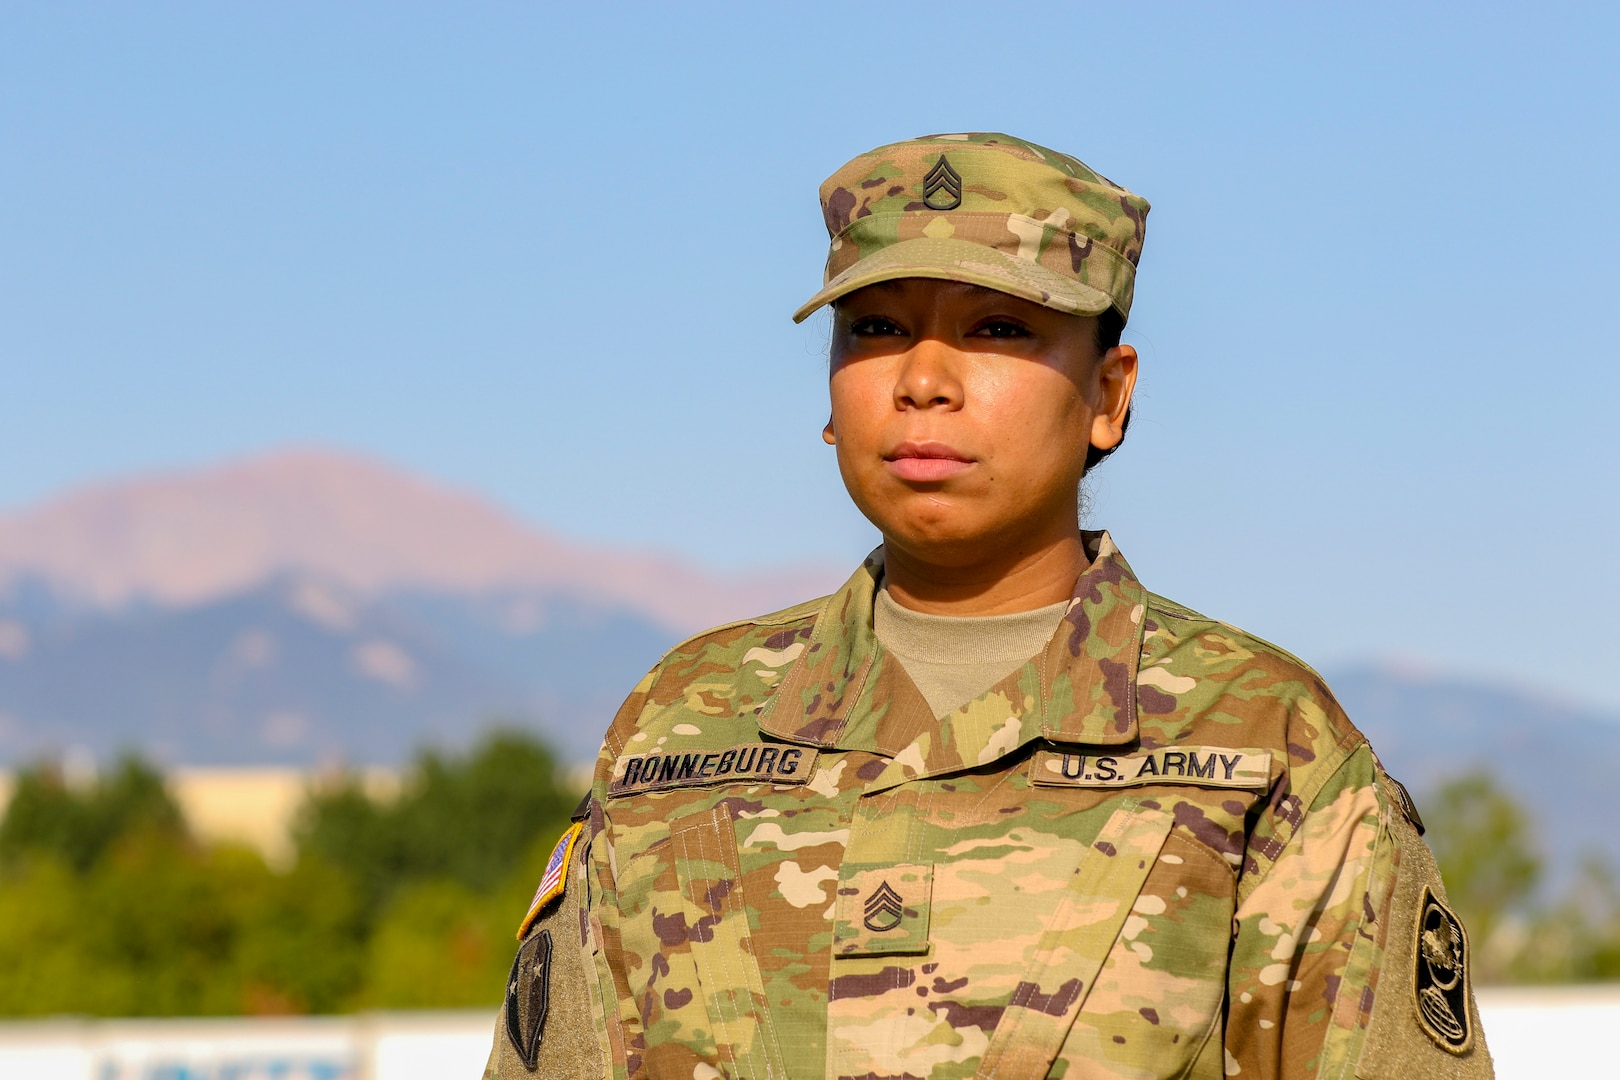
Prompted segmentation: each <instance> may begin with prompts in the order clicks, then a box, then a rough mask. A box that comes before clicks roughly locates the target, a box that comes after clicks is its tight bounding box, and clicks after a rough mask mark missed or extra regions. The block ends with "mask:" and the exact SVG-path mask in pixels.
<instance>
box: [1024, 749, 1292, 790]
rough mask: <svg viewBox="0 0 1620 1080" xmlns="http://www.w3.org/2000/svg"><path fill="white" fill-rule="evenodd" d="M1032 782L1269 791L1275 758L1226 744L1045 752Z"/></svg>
mask: <svg viewBox="0 0 1620 1080" xmlns="http://www.w3.org/2000/svg"><path fill="white" fill-rule="evenodd" d="M1029 778H1030V782H1031V783H1035V784H1044V785H1048V786H1051V787H1082V788H1123V787H1139V786H1141V785H1144V784H1193V785H1196V786H1198V787H1217V788H1239V789H1245V790H1250V791H1264V790H1265V789H1266V788H1267V787H1269V786H1270V785H1271V755H1270V754H1269V753H1266V752H1265V751H1260V750H1233V749H1230V748H1228V747H1224V746H1176V747H1169V748H1166V749H1163V750H1148V751H1145V752H1143V753H1138V754H1074V753H1067V752H1060V751H1053V750H1042V751H1041V752H1039V753H1038V754H1036V755H1035V760H1034V764H1033V766H1032V767H1031V770H1030V777H1029Z"/></svg>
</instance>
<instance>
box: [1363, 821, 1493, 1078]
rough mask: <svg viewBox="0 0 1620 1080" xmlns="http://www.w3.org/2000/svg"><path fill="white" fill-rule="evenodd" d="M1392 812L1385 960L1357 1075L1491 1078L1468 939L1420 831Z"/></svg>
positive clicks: (1382, 918) (1382, 915)
mask: <svg viewBox="0 0 1620 1080" xmlns="http://www.w3.org/2000/svg"><path fill="white" fill-rule="evenodd" d="M1391 810H1392V811H1393V812H1392V813H1390V814H1389V815H1388V829H1389V832H1388V833H1387V834H1386V835H1387V841H1388V842H1389V843H1391V844H1392V845H1393V858H1392V859H1391V864H1390V866H1389V869H1388V870H1387V871H1386V873H1387V874H1389V875H1390V877H1389V879H1386V881H1385V883H1384V886H1383V887H1384V888H1385V889H1387V890H1388V891H1387V892H1385V894H1384V895H1385V896H1386V897H1387V898H1388V899H1387V900H1385V901H1383V902H1381V903H1379V904H1378V907H1379V909H1380V910H1379V922H1380V923H1382V925H1381V926H1377V928H1376V932H1377V937H1378V939H1379V941H1380V942H1381V944H1382V962H1381V963H1379V965H1378V967H1377V975H1376V982H1375V983H1374V987H1373V997H1372V1015H1371V1017H1370V1022H1369V1024H1368V1029H1367V1037H1366V1042H1365V1044H1364V1045H1363V1047H1362V1050H1361V1053H1360V1055H1359V1058H1358V1060H1357V1061H1356V1068H1355V1074H1356V1076H1357V1077H1359V1078H1360V1080H1387V1078H1389V1077H1392V1076H1400V1077H1429V1076H1435V1077H1439V1076H1444V1077H1447V1078H1448V1080H1488V1078H1489V1077H1491V1076H1492V1075H1494V1072H1493V1069H1492V1066H1491V1056H1490V1051H1488V1050H1487V1049H1486V1047H1485V1034H1484V1032H1482V1031H1481V1030H1480V1028H1479V1011H1478V1009H1477V1007H1476V1006H1475V1004H1474V994H1473V987H1472V986H1471V985H1470V980H1469V961H1468V937H1467V934H1466V933H1465V932H1464V930H1463V925H1462V921H1461V920H1459V919H1458V918H1457V916H1456V915H1455V914H1454V913H1453V912H1452V911H1451V908H1450V907H1449V906H1448V905H1447V903H1446V897H1445V887H1444V886H1443V885H1442V884H1441V883H1440V872H1439V869H1438V867H1436V866H1435V862H1434V856H1433V855H1432V854H1430V852H1429V848H1428V845H1426V844H1425V843H1424V842H1423V840H1422V838H1421V837H1419V836H1418V834H1417V827H1416V826H1415V825H1413V824H1412V822H1411V821H1410V820H1409V819H1408V818H1407V817H1406V816H1405V815H1404V814H1403V813H1402V812H1401V811H1400V809H1399V808H1398V807H1391ZM1384 842H1385V841H1384V840H1381V841H1380V843H1381V844H1382V843H1384ZM1341 992H1343V991H1342V990H1341ZM1364 992H1365V991H1363V993H1364Z"/></svg>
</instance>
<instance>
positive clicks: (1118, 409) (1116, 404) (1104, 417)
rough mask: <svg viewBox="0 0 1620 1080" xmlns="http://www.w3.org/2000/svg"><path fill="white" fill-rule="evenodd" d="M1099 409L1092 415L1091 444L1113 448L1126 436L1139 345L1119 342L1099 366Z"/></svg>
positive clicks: (1100, 447)
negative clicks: (1126, 418)
mask: <svg viewBox="0 0 1620 1080" xmlns="http://www.w3.org/2000/svg"><path fill="white" fill-rule="evenodd" d="M1097 389H1098V391H1099V394H1098V401H1097V411H1096V413H1095V414H1094V415H1093V416H1092V418H1091V445H1092V446H1095V447H1096V448H1097V449H1099V450H1112V449H1113V448H1114V447H1116V446H1118V445H1119V442H1120V440H1121V439H1123V438H1124V437H1125V414H1126V413H1127V412H1129V411H1130V408H1131V395H1132V394H1134V393H1135V392H1136V349H1135V347H1133V346H1130V345H1116V346H1114V347H1113V348H1112V349H1109V350H1108V351H1107V352H1106V353H1104V354H1103V358H1102V360H1101V361H1099V363H1098V366H1097Z"/></svg>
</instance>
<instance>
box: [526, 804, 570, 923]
mask: <svg viewBox="0 0 1620 1080" xmlns="http://www.w3.org/2000/svg"><path fill="white" fill-rule="evenodd" d="M584 830H585V824H584V822H578V821H576V822H575V823H574V824H573V825H571V826H569V829H568V831H567V832H565V833H563V834H562V839H561V840H558V841H557V846H556V847H554V848H552V849H551V858H549V859H547V860H546V872H545V874H544V876H542V877H541V878H540V887H539V888H538V889H536V890H535V891H534V899H533V900H532V901H530V902H529V913H528V914H527V915H525V916H523V925H522V926H519V927H518V932H517V936H518V940H519V941H522V940H523V935H524V934H527V933H528V932H529V927H531V926H533V925H534V920H535V919H538V918H539V917H540V912H541V911H542V910H544V909H545V906H546V905H547V904H549V903H551V902H552V901H553V900H555V899H557V897H559V896H561V895H562V894H563V890H564V889H565V888H567V887H568V864H569V863H570V862H572V861H573V859H574V846H575V845H576V844H578V843H579V834H580V833H581V832H583V831H584Z"/></svg>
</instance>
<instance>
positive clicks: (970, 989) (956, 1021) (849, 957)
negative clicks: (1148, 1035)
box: [828, 799, 1224, 1080]
mask: <svg viewBox="0 0 1620 1080" xmlns="http://www.w3.org/2000/svg"><path fill="white" fill-rule="evenodd" d="M1114 807H1115V808H1114V809H1113V811H1112V812H1109V811H1106V810H1104V811H1102V812H1101V813H1102V814H1106V817H1104V818H1103V821H1102V824H1101V828H1100V829H1099V830H1098V832H1097V833H1096V835H1095V836H1094V837H1093V839H1092V840H1091V842H1090V843H1089V844H1085V843H1079V842H1070V841H1069V840H1068V839H1066V838H1063V839H1061V840H1060V842H1058V843H1056V844H1043V843H1042V842H1041V839H1040V837H1038V836H1036V835H1034V834H1033V832H1032V831H1031V830H1025V829H1022V828H1020V827H1017V826H1015V827H1013V828H1011V829H1009V830H1007V831H1006V833H1005V834H1003V835H1001V836H996V835H993V834H986V835H981V836H978V837H974V836H972V835H965V836H959V837H957V838H956V839H954V840H953V839H950V838H946V840H945V842H944V843H943V844H942V845H939V846H937V847H935V848H934V849H933V851H934V855H935V858H936V860H937V861H936V862H935V863H934V864H933V865H932V867H931V873H929V874H926V875H924V874H922V873H921V872H920V871H921V870H922V869H924V868H923V867H916V866H909V865H897V866H891V867H890V868H889V869H890V873H897V874H898V875H900V876H901V877H903V878H905V877H909V878H911V879H914V880H911V881H909V882H908V883H907V884H906V885H904V886H902V885H899V884H895V882H894V880H893V879H892V878H885V879H883V880H886V881H888V883H889V884H890V885H892V886H893V891H894V892H897V893H899V894H900V895H901V896H902V897H904V898H906V899H909V898H910V897H909V895H908V894H915V895H916V896H917V897H918V899H919V901H921V903H919V904H918V905H917V906H918V908H919V909H920V911H919V915H921V914H922V912H923V911H926V912H927V913H928V914H927V917H926V922H922V920H921V919H920V918H919V920H918V921H919V922H921V925H920V926H919V928H918V930H919V933H920V934H925V935H926V937H927V940H926V943H924V944H923V947H921V948H917V947H911V948H904V949H901V948H895V947H893V946H892V945H890V944H888V941H887V939H888V938H889V937H890V935H893V934H899V935H902V936H904V937H906V938H908V939H909V938H910V937H911V935H910V934H906V933H905V930H906V927H905V924H904V922H903V921H902V922H900V924H899V925H898V926H897V927H896V929H893V930H889V929H886V928H887V927H888V926H889V925H890V924H891V923H895V922H896V921H897V919H896V917H895V916H888V917H887V918H885V917H884V908H883V907H882V906H881V905H880V904H878V903H877V902H876V900H875V898H876V897H878V896H880V895H881V892H882V883H883V882H882V881H879V880H878V876H877V874H876V873H874V872H873V871H872V870H869V869H868V866H869V865H870V862H875V860H867V859H866V857H867V856H869V855H870V852H868V851H853V853H854V854H857V855H859V856H862V857H863V861H860V862H857V863H856V865H855V866H854V867H851V866H849V865H848V864H846V866H845V871H846V873H845V874H844V877H843V880H842V881H841V882H840V897H839V899H840V900H841V901H842V900H844V899H845V896H844V895H843V893H844V891H845V890H846V889H849V890H850V891H852V892H855V893H856V894H857V895H860V896H861V897H862V898H863V900H864V902H863V903H862V904H860V905H854V904H850V905H847V906H844V905H841V907H840V912H839V920H838V927H839V929H841V930H843V929H846V928H847V929H848V932H849V938H848V940H847V941H840V942H839V944H838V945H835V952H834V958H833V975H834V977H833V980H832V987H831V993H830V995H829V1005H828V1008H829V1018H828V1019H829V1024H828V1046H829V1051H830V1054H831V1066H832V1067H831V1069H830V1070H829V1075H830V1076H839V1077H861V1076H906V1075H909V1076H930V1075H936V1073H937V1072H938V1071H939V1070H941V1069H942V1068H943V1067H945V1066H947V1063H948V1064H949V1066H950V1067H951V1068H955V1069H960V1070H961V1071H960V1072H952V1073H951V1074H950V1075H953V1076H955V1075H960V1076H964V1077H965V1076H967V1075H974V1076H977V1077H986V1078H995V1080H1027V1078H1030V1077H1040V1076H1046V1075H1048V1073H1049V1072H1050V1070H1051V1068H1052V1065H1053V1063H1054V1062H1056V1061H1057V1060H1058V1059H1059V1056H1060V1054H1062V1053H1063V1052H1064V1051H1065V1050H1066V1049H1070V1048H1072V1046H1073V1045H1074V1043H1073V1042H1072V1041H1071V1035H1074V1036H1078V1037H1079V1041H1081V1042H1095V1041H1096V1038H1095V1036H1096V1032H1095V1031H1094V1030H1093V1027H1094V1026H1093V1025H1090V1024H1088V1023H1087V1022H1086V1021H1085V1020H1084V1019H1081V1021H1080V1023H1079V1024H1077V1023H1076V1019H1077V1017H1081V1016H1082V1007H1083V1006H1086V1005H1087V1004H1088V999H1090V998H1091V997H1092V996H1093V991H1094V989H1095V988H1096V987H1097V986H1098V985H1099V982H1100V981H1102V980H1100V975H1101V974H1102V973H1103V972H1104V971H1105V970H1106V965H1108V964H1109V963H1110V961H1111V959H1112V957H1113V951H1114V950H1116V949H1118V948H1120V947H1122V943H1121V938H1122V936H1124V935H1128V934H1129V932H1130V930H1131V929H1133V927H1132V926H1131V925H1130V919H1131V917H1132V915H1133V913H1134V910H1135V907H1136V904H1137V901H1138V898H1139V894H1140V893H1141V891H1142V888H1143V885H1144V883H1145V882H1146V881H1147V880H1148V878H1149V875H1150V874H1151V873H1152V871H1153V869H1154V867H1155V866H1156V864H1157V861H1158V859H1159V856H1160V853H1161V851H1162V849H1163V848H1164V846H1165V842H1166V837H1167V836H1168V835H1169V833H1170V829H1171V825H1172V821H1173V817H1172V815H1171V814H1169V813H1168V812H1166V811H1164V810H1162V809H1159V808H1158V807H1156V806H1147V805H1143V804H1142V803H1140V802H1138V801H1137V800H1135V799H1123V800H1118V801H1117V802H1115V804H1114ZM904 816H905V815H901V814H886V815H881V816H879V817H877V818H876V820H875V821H874V822H873V823H872V824H873V832H874V834H875V835H876V836H877V837H878V838H879V842H881V841H885V840H886V841H890V842H898V841H900V840H903V839H904V837H903V836H902V833H903V829H902V825H901V824H900V822H901V819H902V818H903V817H904ZM1099 816H1101V815H1099ZM885 827H887V828H888V829H890V830H892V835H891V836H888V837H884V836H883V833H884V831H885ZM860 846H861V845H860V844H859V843H857V842H855V841H854V840H852V844H851V847H852V849H857V848H859V847H860ZM874 846H875V845H874ZM923 846H924V847H925V848H926V847H927V846H928V845H923ZM894 850H897V851H905V852H907V854H908V855H915V853H916V852H917V850H918V846H917V845H914V844H903V845H902V844H898V843H897V846H896V847H895V848H894ZM910 906H911V905H910V904H905V905H891V906H890V907H891V909H892V908H894V907H901V909H902V910H901V912H900V916H899V918H900V919H902V920H903V919H905V918H908V917H909V915H908V913H907V911H906V910H905V909H906V908H909V907H910ZM873 912H875V913H876V914H875V917H874V918H873V922H874V924H875V925H874V926H872V927H866V926H865V925H864V924H865V920H866V917H867V915H868V913H873ZM863 929H864V930H867V931H869V932H868V933H866V934H864V935H862V934H861V931H862V930H863ZM908 944H911V942H909V941H908ZM840 946H842V948H840ZM1222 955H1223V956H1224V951H1223V953H1222ZM1138 1004H1145V1002H1139V1003H1138ZM1105 1007H1109V1008H1112V1005H1111V1004H1109V1005H1107V1006H1105ZM1132 1008H1133V1009H1134V1006H1133V1007H1132ZM1134 1015H1135V1014H1134V1013H1133V1016H1134ZM1136 1020H1137V1022H1138V1023H1145V1021H1143V1020H1142V1018H1141V1017H1139V1016H1137V1017H1136ZM1069 1056H1070V1058H1071V1059H1072V1058H1073V1057H1074V1055H1073V1054H1070V1055H1069ZM1098 1060H1101V1058H1099V1059H1098ZM1071 1064H1072V1062H1071ZM1069 1075H1070V1076H1084V1075H1090V1073H1088V1072H1087V1071H1086V1070H1085V1069H1083V1068H1082V1069H1079V1070H1076V1069H1074V1068H1072V1067H1071V1068H1070V1070H1069Z"/></svg>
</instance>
